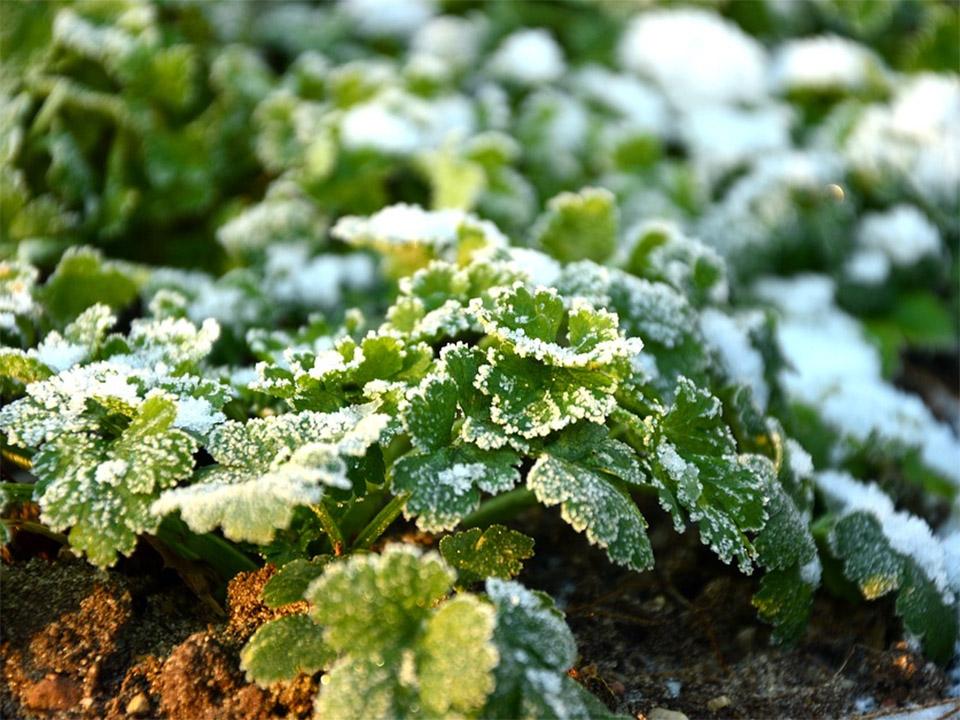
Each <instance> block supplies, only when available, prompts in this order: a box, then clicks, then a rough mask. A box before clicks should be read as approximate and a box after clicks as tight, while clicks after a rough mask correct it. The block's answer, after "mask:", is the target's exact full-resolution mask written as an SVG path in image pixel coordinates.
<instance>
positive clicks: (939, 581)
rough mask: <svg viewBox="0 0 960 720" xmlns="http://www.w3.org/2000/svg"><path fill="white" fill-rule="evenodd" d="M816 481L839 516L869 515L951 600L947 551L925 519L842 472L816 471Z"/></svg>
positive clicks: (890, 541) (939, 590)
mask: <svg viewBox="0 0 960 720" xmlns="http://www.w3.org/2000/svg"><path fill="white" fill-rule="evenodd" d="M816 483H817V487H818V488H820V491H821V492H823V493H824V494H825V495H827V496H829V497H830V498H831V499H832V500H833V501H835V502H837V503H838V504H839V505H840V506H841V511H842V513H843V515H849V514H850V513H855V512H865V513H869V514H871V515H873V516H874V517H875V518H876V519H877V521H878V522H879V523H880V527H881V529H882V530H883V535H884V537H886V539H887V541H888V542H889V543H890V547H891V548H893V549H894V550H895V551H897V552H898V553H900V554H901V555H906V556H907V557H909V558H911V559H913V560H914V561H915V562H916V563H917V565H919V566H920V568H921V570H923V573H924V574H925V575H926V576H927V578H929V580H930V581H931V582H932V583H933V584H934V586H936V588H937V591H938V592H940V593H941V594H942V595H944V597H945V599H946V601H947V602H952V601H953V599H952V598H953V595H952V593H951V592H950V588H951V587H952V584H951V583H950V582H949V580H948V575H947V554H946V553H945V552H944V548H943V545H942V544H941V543H940V541H939V540H937V539H936V538H935V537H934V536H933V533H932V532H931V531H930V526H929V525H927V523H926V522H924V521H923V520H922V519H921V518H918V517H916V516H915V515H911V514H910V513H908V512H898V511H897V510H896V508H894V505H893V501H892V500H891V499H890V497H889V496H888V495H887V494H886V493H884V492H883V490H881V489H880V488H879V487H877V485H876V484H874V483H870V484H869V485H865V484H863V483H861V482H858V481H856V480H854V479H853V477H851V476H850V475H848V474H847V473H845V472H838V471H835V470H826V471H824V472H821V473H818V474H817V475H816ZM947 598H949V599H947Z"/></svg>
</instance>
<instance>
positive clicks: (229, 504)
mask: <svg viewBox="0 0 960 720" xmlns="http://www.w3.org/2000/svg"><path fill="white" fill-rule="evenodd" d="M387 419H388V418H387V416H385V415H382V414H378V413H376V412H375V411H374V408H373V407H372V406H370V405H367V406H361V407H351V408H345V409H343V410H340V411H337V412H334V413H326V414H323V413H314V412H309V411H307V412H302V413H299V414H292V413H291V414H287V415H279V416H274V417H269V418H264V419H255V420H249V421H247V422H246V423H239V422H236V421H230V422H228V423H225V424H224V425H221V426H220V427H219V428H217V429H216V430H214V431H213V433H212V434H211V435H210V438H209V441H208V442H207V449H208V451H209V452H210V454H211V456H212V457H213V459H214V460H215V461H216V462H217V464H216V465H213V466H211V467H209V468H205V469H204V470H203V472H202V473H200V477H199V479H198V481H197V482H196V483H194V484H193V485H190V486H187V487H182V488H177V489H175V490H171V491H169V492H166V493H164V494H163V496H162V497H161V498H160V499H159V500H158V501H157V502H156V503H155V504H154V506H153V512H154V513H156V514H157V515H158V516H163V515H166V514H168V513H171V512H173V511H179V512H180V515H181V517H182V518H183V520H184V521H185V522H186V523H187V524H188V525H189V526H190V527H191V528H192V529H193V530H194V531H195V532H208V531H210V530H212V529H214V528H215V527H222V528H223V532H224V534H225V535H226V536H227V537H228V538H231V539H233V540H246V541H249V542H255V543H261V544H265V543H268V542H270V541H271V540H272V539H273V537H274V534H275V532H276V531H277V530H278V529H284V528H286V527H288V526H289V525H290V522H291V520H292V519H293V512H294V510H295V508H296V507H297V506H300V505H314V504H316V503H318V502H320V500H321V498H322V497H323V495H324V489H325V488H326V487H334V488H342V489H349V488H350V487H351V483H350V481H349V480H348V478H347V469H348V468H347V464H346V462H345V460H344V457H357V456H362V455H363V454H364V453H365V452H366V450H367V448H368V447H369V446H370V445H372V444H374V443H375V442H376V441H377V440H378V439H379V437H380V432H381V431H382V429H383V428H384V426H385V424H386V421H387Z"/></svg>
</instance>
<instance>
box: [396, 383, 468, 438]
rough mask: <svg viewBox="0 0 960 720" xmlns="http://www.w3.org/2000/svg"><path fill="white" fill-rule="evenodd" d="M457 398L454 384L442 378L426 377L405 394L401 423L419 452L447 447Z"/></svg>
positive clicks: (455, 411)
mask: <svg viewBox="0 0 960 720" xmlns="http://www.w3.org/2000/svg"><path fill="white" fill-rule="evenodd" d="M457 396H458V393H457V386H456V384H455V383H454V382H453V380H452V379H450V378H449V377H445V376H443V375H428V376H427V377H425V378H424V379H423V381H422V382H421V383H420V385H418V386H417V387H416V388H415V389H413V390H412V391H411V392H409V393H407V405H406V407H405V408H404V413H403V422H404V426H405V427H406V429H407V432H408V433H409V434H410V437H411V439H412V441H413V443H414V445H416V446H417V447H418V448H419V449H420V450H424V451H429V450H437V449H439V448H442V447H444V446H445V445H449V444H450V440H451V435H452V432H453V423H454V420H455V419H456V416H457Z"/></svg>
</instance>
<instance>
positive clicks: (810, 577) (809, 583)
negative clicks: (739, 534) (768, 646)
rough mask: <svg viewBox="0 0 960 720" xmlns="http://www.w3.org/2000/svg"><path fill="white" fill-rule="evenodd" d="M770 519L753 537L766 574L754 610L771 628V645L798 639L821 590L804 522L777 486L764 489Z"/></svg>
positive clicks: (816, 560) (814, 551) (814, 548)
mask: <svg viewBox="0 0 960 720" xmlns="http://www.w3.org/2000/svg"><path fill="white" fill-rule="evenodd" d="M767 495H768V498H769V502H768V505H767V512H768V514H769V519H768V520H767V522H766V525H764V528H763V530H762V531H761V532H760V533H759V534H758V535H757V538H756V540H755V541H754V547H755V548H756V550H757V562H758V563H759V564H760V565H762V566H763V567H764V568H765V569H766V571H767V572H766V574H765V575H764V576H763V578H762V579H761V580H760V590H759V592H758V593H757V594H756V595H754V597H753V605H754V607H756V608H757V611H758V613H759V615H760V617H761V618H762V619H763V620H765V621H767V622H769V623H771V624H772V625H773V626H774V630H773V639H774V641H776V642H792V641H794V640H796V639H797V638H799V636H800V635H801V634H802V632H803V630H804V628H805V627H806V624H807V620H808V619H809V617H810V610H811V608H812V607H813V593H814V591H815V590H816V589H817V587H819V585H820V574H821V567H820V558H819V556H818V554H817V546H816V543H815V542H814V539H813V535H812V534H811V533H810V528H809V526H808V523H807V520H806V519H805V518H804V517H803V516H802V515H801V514H800V511H799V510H797V506H796V505H795V504H794V501H793V499H792V498H791V497H790V495H788V494H787V492H786V490H784V489H783V487H781V485H780V480H779V478H778V479H776V480H774V481H773V482H771V484H770V486H769V487H768V489H767Z"/></svg>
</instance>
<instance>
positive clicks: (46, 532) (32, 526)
mask: <svg viewBox="0 0 960 720" xmlns="http://www.w3.org/2000/svg"><path fill="white" fill-rule="evenodd" d="M0 522H2V523H3V524H4V525H6V526H7V527H8V528H13V529H14V530H22V531H23V532H28V533H33V534H34V535H42V536H43V537H46V538H50V539H51V540H53V541H55V542H58V543H60V544H61V545H67V544H69V542H70V541H69V540H68V539H67V536H66V535H61V534H60V533H58V532H54V531H53V530H50V529H49V528H47V527H46V526H44V525H41V524H40V523H38V522H33V521H32V520H17V519H15V518H2V519H0Z"/></svg>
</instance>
